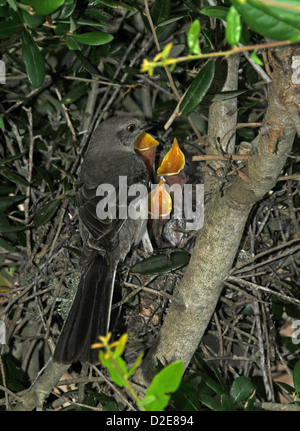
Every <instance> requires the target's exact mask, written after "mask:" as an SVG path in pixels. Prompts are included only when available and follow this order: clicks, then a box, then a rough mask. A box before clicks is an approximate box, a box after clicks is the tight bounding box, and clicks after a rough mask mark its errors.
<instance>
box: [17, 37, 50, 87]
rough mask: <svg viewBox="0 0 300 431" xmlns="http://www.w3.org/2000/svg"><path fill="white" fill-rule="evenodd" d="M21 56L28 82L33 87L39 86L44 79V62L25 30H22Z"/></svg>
mask: <svg viewBox="0 0 300 431" xmlns="http://www.w3.org/2000/svg"><path fill="white" fill-rule="evenodd" d="M22 56H23V61H24V63H25V67H26V73H27V75H28V79H29V82H30V83H31V84H32V85H33V86H34V87H35V88H39V87H40V86H41V85H42V84H43V82H44V79H45V74H46V70H45V62H44V58H43V56H42V53H41V52H40V50H39V48H38V46H37V44H36V42H35V41H34V39H33V38H32V36H31V34H30V33H29V32H28V31H27V30H24V32H23V45H22Z"/></svg>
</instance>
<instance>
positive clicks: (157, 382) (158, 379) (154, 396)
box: [141, 361, 184, 411]
mask: <svg viewBox="0 0 300 431" xmlns="http://www.w3.org/2000/svg"><path fill="white" fill-rule="evenodd" d="M183 370H184V366H183V362H182V361H176V362H173V363H172V364H170V365H167V366H166V367H165V368H164V369H163V370H161V371H160V372H159V373H158V374H157V375H156V376H155V377H154V379H153V380H152V382H151V383H150V386H149V387H148V389H147V392H146V395H145V398H144V399H143V400H142V401H141V404H142V405H144V407H145V408H146V410H147V411H161V410H163V409H164V408H165V407H166V405H167V404H168V401H169V399H170V395H169V394H170V393H172V392H175V391H176V390H177V389H178V387H179V385H180V382H181V379H182V374H183Z"/></svg>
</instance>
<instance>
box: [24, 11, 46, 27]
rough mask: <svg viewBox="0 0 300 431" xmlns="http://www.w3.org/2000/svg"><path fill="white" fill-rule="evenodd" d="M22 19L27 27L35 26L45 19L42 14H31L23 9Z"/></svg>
mask: <svg viewBox="0 0 300 431" xmlns="http://www.w3.org/2000/svg"><path fill="white" fill-rule="evenodd" d="M23 20H24V22H26V24H27V25H28V27H30V28H36V27H38V26H39V25H41V24H42V23H43V22H44V21H45V16H44V15H31V14H30V13H28V12H26V10H23Z"/></svg>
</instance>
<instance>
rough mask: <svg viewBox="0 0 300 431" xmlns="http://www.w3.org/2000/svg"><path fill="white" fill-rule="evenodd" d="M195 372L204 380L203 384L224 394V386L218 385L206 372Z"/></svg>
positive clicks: (219, 393) (217, 392)
mask: <svg viewBox="0 0 300 431" xmlns="http://www.w3.org/2000/svg"><path fill="white" fill-rule="evenodd" d="M197 374H199V375H200V376H201V378H202V379H203V381H204V382H205V384H206V385H207V386H208V387H209V388H210V389H212V390H213V391H214V392H215V393H216V394H218V395H222V394H224V393H225V392H226V390H225V389H224V387H222V385H220V384H219V383H217V382H216V381H215V380H214V379H212V378H211V377H210V376H209V375H207V374H206V373H204V372H202V371H197Z"/></svg>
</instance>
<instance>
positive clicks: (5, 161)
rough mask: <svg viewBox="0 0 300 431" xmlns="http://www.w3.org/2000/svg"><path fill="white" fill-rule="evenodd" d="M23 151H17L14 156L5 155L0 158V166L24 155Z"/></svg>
mask: <svg viewBox="0 0 300 431" xmlns="http://www.w3.org/2000/svg"><path fill="white" fill-rule="evenodd" d="M24 154H25V153H18V154H16V155H14V156H10V157H6V158H5V159H2V160H0V166H1V165H5V163H10V162H13V161H14V160H18V159H20V158H21V157H23V156H24Z"/></svg>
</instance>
